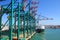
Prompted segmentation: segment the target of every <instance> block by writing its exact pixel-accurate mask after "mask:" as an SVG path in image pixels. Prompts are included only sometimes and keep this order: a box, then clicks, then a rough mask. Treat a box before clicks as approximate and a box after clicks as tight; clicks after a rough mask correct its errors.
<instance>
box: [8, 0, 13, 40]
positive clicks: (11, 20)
mask: <svg viewBox="0 0 60 40" xmlns="http://www.w3.org/2000/svg"><path fill="white" fill-rule="evenodd" d="M11 2H12V4H11V13H10V14H9V15H10V17H11V18H10V20H9V40H12V30H13V29H12V27H13V26H12V25H13V15H14V12H13V6H14V0H11Z"/></svg>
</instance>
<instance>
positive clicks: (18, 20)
mask: <svg viewBox="0 0 60 40" xmlns="http://www.w3.org/2000/svg"><path fill="white" fill-rule="evenodd" d="M19 35H20V3H19V2H18V34H17V39H18V40H20V38H19Z"/></svg>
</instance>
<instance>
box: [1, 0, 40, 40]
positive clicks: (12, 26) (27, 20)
mask: <svg viewBox="0 0 60 40" xmlns="http://www.w3.org/2000/svg"><path fill="white" fill-rule="evenodd" d="M2 1H3V0H1V1H0V2H2ZM5 1H6V0H5ZM37 4H39V2H38V1H33V0H11V1H10V3H9V4H7V5H6V4H5V5H1V6H0V39H1V40H27V38H28V37H29V36H30V35H32V34H33V33H34V32H35V27H36V22H35V21H36V19H35V15H36V12H37V8H38V6H37ZM4 14H6V15H7V16H8V17H7V19H8V20H7V21H6V22H5V24H4V25H3V26H2V21H3V20H2V16H3V15H4ZM7 23H8V30H3V29H4V28H5V27H6V24H7Z"/></svg>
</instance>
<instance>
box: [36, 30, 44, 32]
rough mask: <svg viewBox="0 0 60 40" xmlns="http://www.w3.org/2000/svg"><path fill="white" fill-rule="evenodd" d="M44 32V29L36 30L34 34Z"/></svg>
mask: <svg viewBox="0 0 60 40" xmlns="http://www.w3.org/2000/svg"><path fill="white" fill-rule="evenodd" d="M43 31H44V29H36V32H37V33H41V32H43Z"/></svg>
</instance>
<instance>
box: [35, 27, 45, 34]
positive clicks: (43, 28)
mask: <svg viewBox="0 0 60 40" xmlns="http://www.w3.org/2000/svg"><path fill="white" fill-rule="evenodd" d="M44 30H45V26H37V27H36V32H37V33H40V32H43V31H44Z"/></svg>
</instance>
